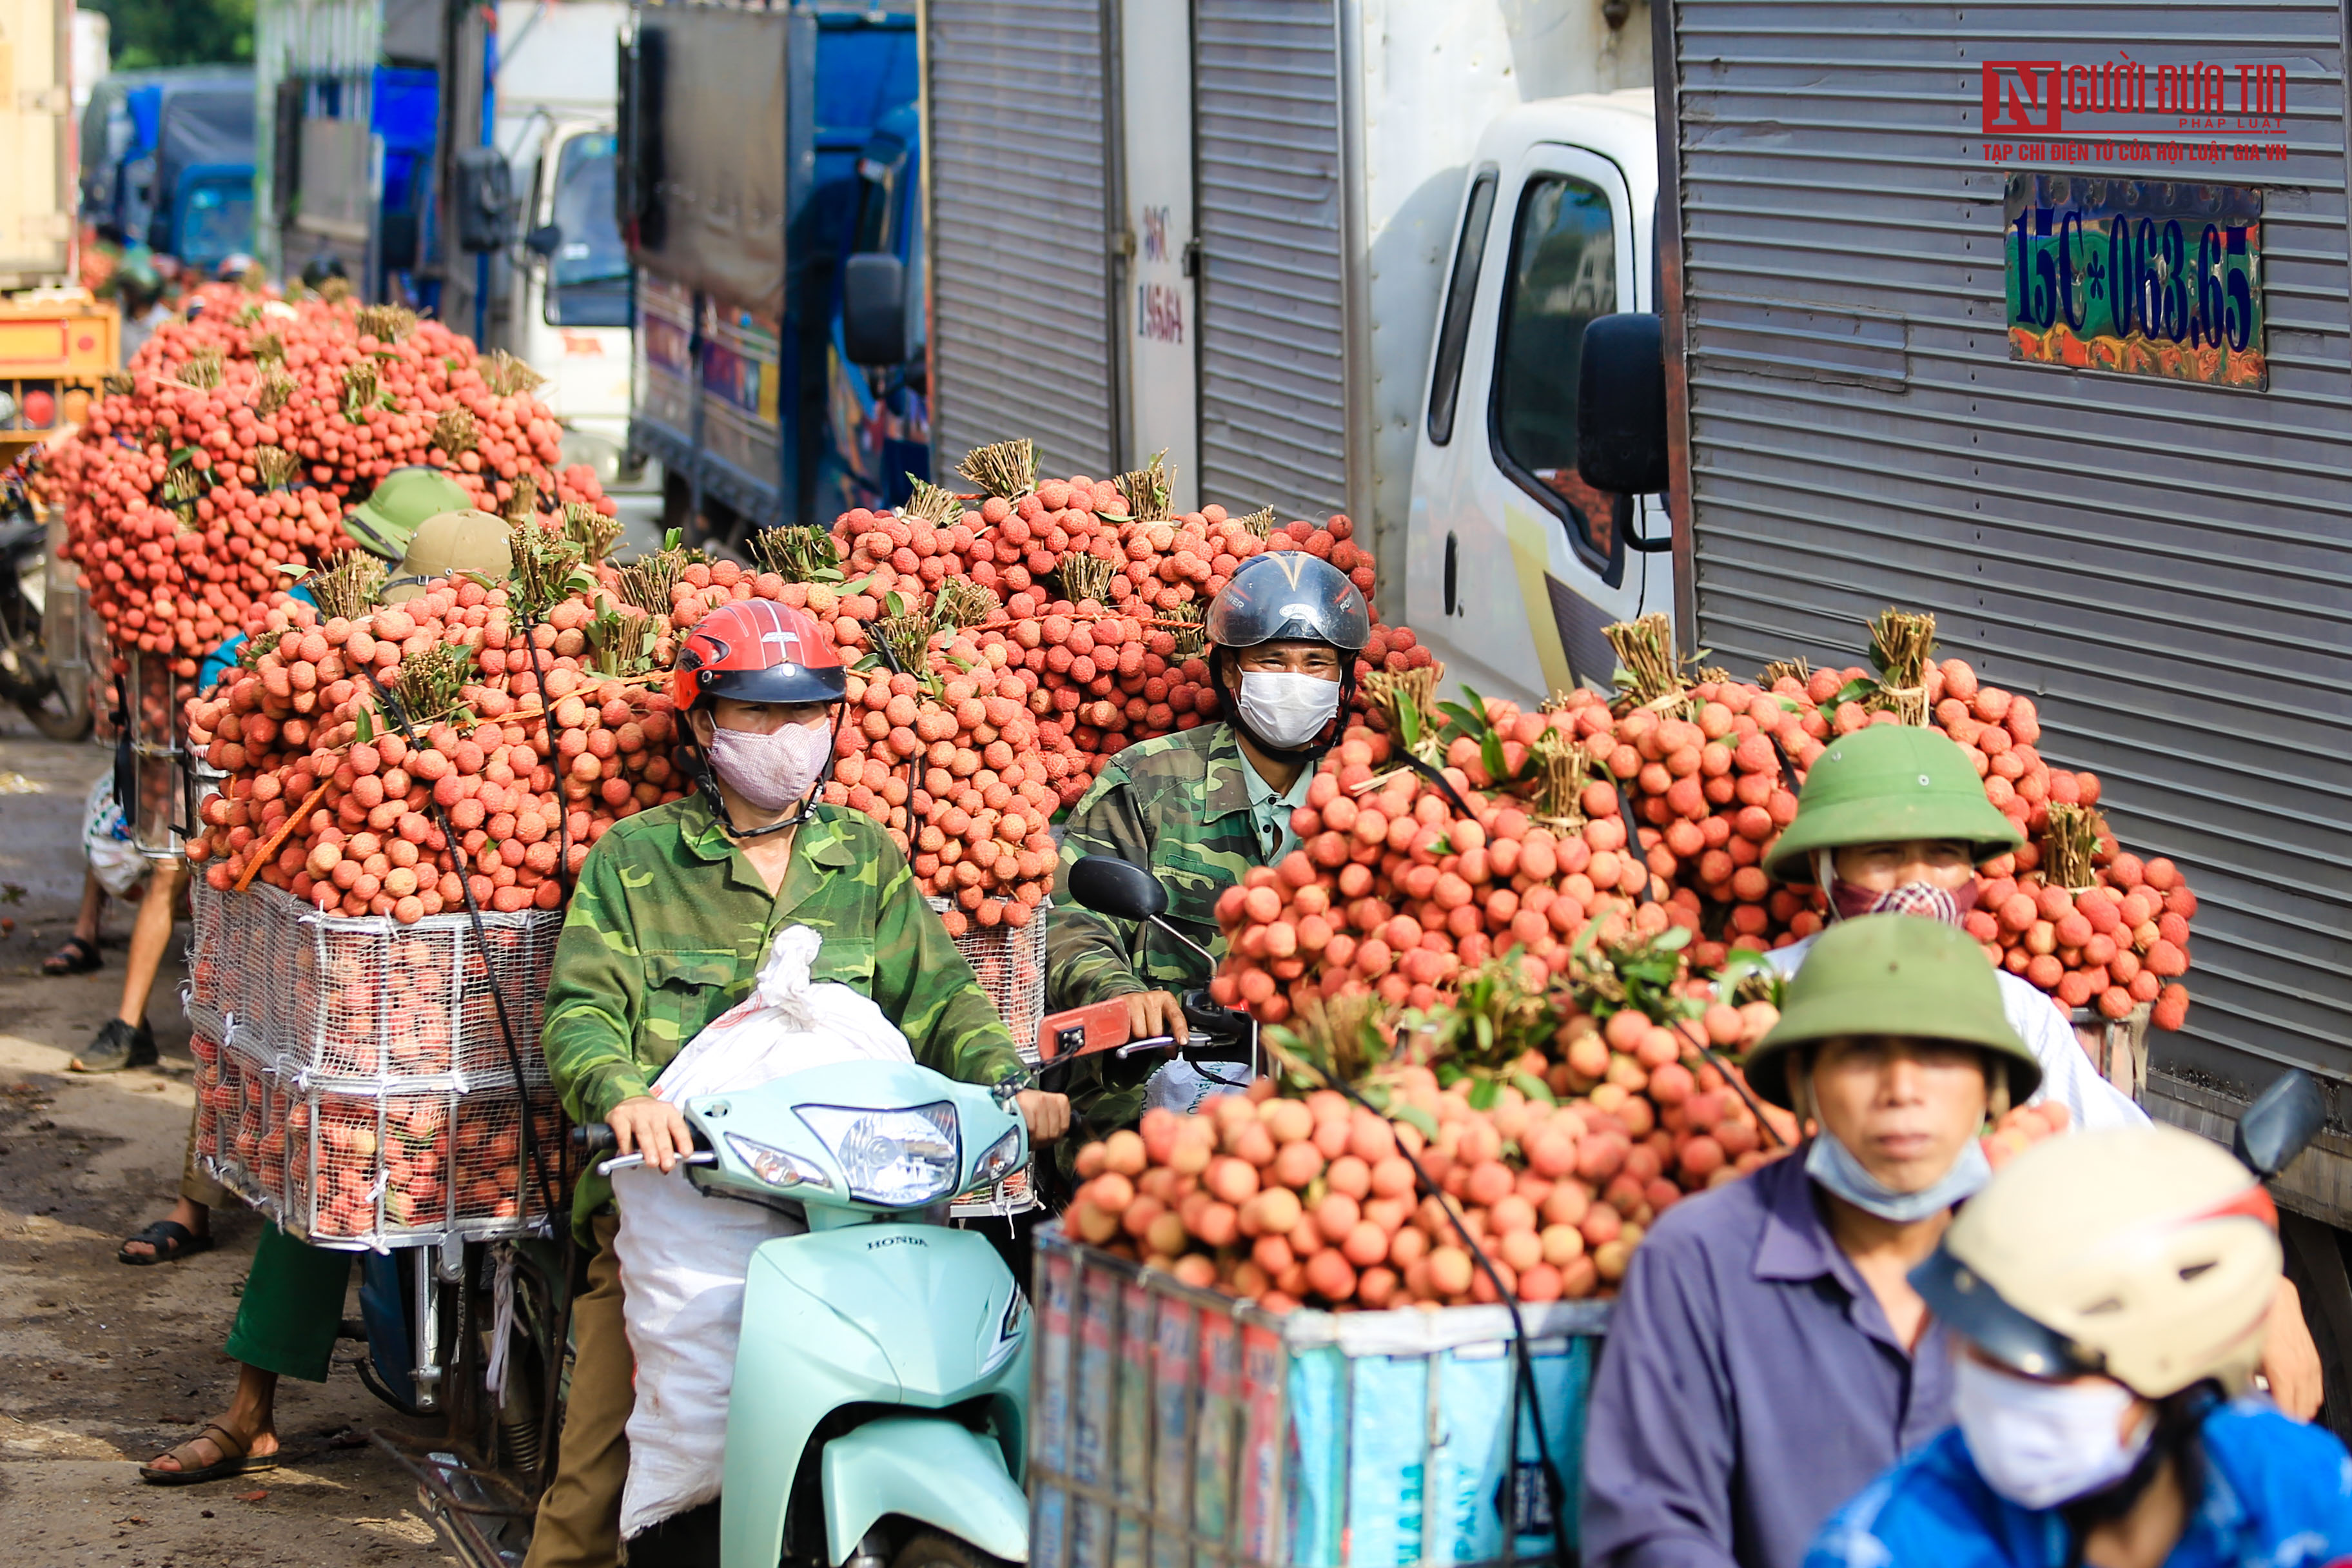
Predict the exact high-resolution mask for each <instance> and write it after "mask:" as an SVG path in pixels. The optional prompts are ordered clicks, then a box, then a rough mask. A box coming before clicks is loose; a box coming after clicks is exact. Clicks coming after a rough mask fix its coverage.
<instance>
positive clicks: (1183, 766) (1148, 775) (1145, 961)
mask: <svg viewBox="0 0 2352 1568" xmlns="http://www.w3.org/2000/svg"><path fill="white" fill-rule="evenodd" d="M1248 765H1249V764H1248V763H1244V761H1243V760H1242V752H1241V746H1240V744H1239V743H1238V742H1235V741H1234V732H1233V729H1232V727H1231V726H1230V725H1226V724H1202V725H1201V726H1200V727H1199V728H1197V729H1192V730H1181V731H1177V732H1176V733H1175V734H1172V735H1162V736H1161V737H1160V738H1159V739H1158V740H1156V741H1146V742H1143V743H1142V744H1141V745H1139V746H1130V747H1129V748H1128V749H1127V750H1126V751H1124V752H1120V753H1119V754H1118V756H1116V757H1114V758H1113V759H1111V763H1110V765H1109V766H1108V767H1106V768H1105V769H1103V772H1102V777H1100V778H1099V779H1097V780H1096V781H1095V786H1094V788H1093V789H1091V790H1088V791H1087V795H1086V798H1085V799H1083V800H1081V801H1079V802H1078V805H1077V809H1076V811H1074V812H1073V813H1071V815H1070V820H1069V824H1068V826H1067V827H1066V828H1065V830H1064V832H1063V835H1062V862H1061V873H1062V875H1063V876H1065V877H1066V876H1067V875H1068V874H1069V869H1070V868H1071V867H1072V866H1073V865H1075V864H1076V862H1077V860H1078V858H1079V857H1081V856H1085V855H1114V856H1117V857H1118V858H1119V859H1122V860H1129V861H1132V862H1134V863H1135V864H1136V865H1138V866H1141V867H1144V868H1148V869H1149V870H1150V872H1151V874H1152V875H1153V876H1155V877H1157V878H1159V879H1160V885H1161V886H1163V887H1165V888H1166V889H1168V916H1167V918H1168V920H1169V921H1170V923H1171V924H1172V925H1174V926H1175V927H1176V928H1177V929H1178V930H1179V931H1183V932H1184V933H1185V934H1186V935H1188V936H1190V937H1192V940H1193V941H1195V942H1199V943H1200V944H1201V945H1202V946H1203V947H1205V948H1207V949H1208V950H1209V951H1210V952H1213V953H1215V954H1217V955H1218V956H1220V957H1222V956H1223V953H1224V950H1225V944H1224V939H1223V937H1222V936H1220V935H1219V934H1218V931H1217V895H1218V894H1220V893H1222V892H1223V891H1224V890H1225V889H1227V888H1230V887H1232V886H1233V885H1234V883H1235V882H1238V881H1240V880H1241V879H1242V877H1243V875H1244V873H1245V872H1247V871H1248V870H1249V868H1251V867H1253V866H1257V865H1262V864H1264V863H1265V852H1264V851H1263V850H1262V849H1261V848H1260V847H1259V846H1258V840H1257V835H1256V831H1255V826H1254V824H1253V817H1252V815H1251V807H1250V795H1249V784H1248V782H1247V777H1246V773H1247V769H1248ZM1210 973H1211V970H1210V966H1209V965H1207V964H1205V963H1202V962H1201V957H1200V955H1199V954H1198V953H1196V952H1192V949H1190V948H1188V947H1186V946H1184V945H1183V944H1182V943H1181V942H1177V941H1176V940H1175V939H1174V938H1173V937H1171V936H1170V935H1169V934H1168V933H1167V932H1166V931H1159V930H1156V929H1154V928H1153V927H1151V926H1149V925H1144V924H1139V923H1138V922H1134V921H1115V920H1112V919H1110V918H1109V917H1108V916H1105V915H1098V914H1096V913H1094V912H1093V911H1091V910H1083V909H1080V908H1079V907H1078V906H1077V905H1076V904H1075V903H1073V902H1071V901H1070V900H1067V899H1066V898H1062V897H1060V896H1056V897H1055V900H1054V905H1053V909H1052V910H1051V912H1050V913H1049V914H1048V915H1047V917H1046V921H1045V1001H1046V1005H1047V1006H1049V1007H1053V1008H1062V1007H1076V1006H1080V1005H1084V1004H1086V1003H1088V1002H1099V1001H1101V1000H1103V999H1104V998H1105V997H1108V996H1123V995H1125V994H1128V993H1129V992H1131V991H1159V990H1166V991H1182V990H1184V989H1185V988H1187V987H1188V986H1197V985H1206V984H1208V983H1209V975H1210Z"/></svg>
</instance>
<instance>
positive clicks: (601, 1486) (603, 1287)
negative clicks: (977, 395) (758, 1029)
mask: <svg viewBox="0 0 2352 1568" xmlns="http://www.w3.org/2000/svg"><path fill="white" fill-rule="evenodd" d="M846 674H847V672H846V671H845V669H844V668H843V667H842V664H841V660H840V657H839V655H838V654H836V653H835V650H834V647H833V644H832V641H831V639H829V638H828V637H825V636H824V632H823V631H822V629H820V628H819V627H818V626H817V625H816V623H815V622H814V621H813V620H811V619H810V618H809V617H808V616H806V615H804V614H803V613H802V612H801V611H799V610H795V609H792V608H789V607H787V606H784V605H776V604H772V603H769V602H768V601H765V600H759V599H752V600H746V601H742V602H740V603H737V604H732V605H721V606H720V607H719V609H717V610H716V611H714V612H713V613H712V614H711V615H710V616H709V617H708V618H707V619H705V620H704V621H702V622H701V623H700V624H699V625H698V626H696V627H695V628H694V630H693V632H692V633H691V634H690V635H689V636H688V637H687V639H686V644H685V647H683V648H682V649H681V650H680V652H679V655H678V663H677V671H676V673H675V674H674V676H673V678H672V687H671V695H672V697H673V698H674V699H675V700H676V701H677V707H678V709H679V710H680V711H681V712H683V713H685V714H686V716H687V722H688V726H689V733H688V737H687V742H688V747H689V750H690V754H691V756H692V757H693V759H694V763H695V766H696V772H697V773H698V776H699V781H700V786H701V787H700V789H699V790H698V792H697V793H696V794H693V795H688V796H686V797H685V798H683V799H681V800H677V801H674V802H672V803H671V804H669V805H661V806H656V807H654V808H653V809H652V810H650V811H646V812H641V813H639V814H637V815H636V816H631V817H626V818H625V819H623V820H622V821H620V822H618V823H616V824H614V826H613V827H612V829H611V830H610V831H609V832H607V833H606V834H605V835H604V837H602V838H601V839H599V840H597V842H596V846H595V847H594V848H593V850H591V851H590V852H589V855H588V858H587V860H586V861H585V862H584V863H583V865H582V866H581V868H580V882H579V886H578V887H577V888H576V889H574V890H573V893H572V903H571V906H570V911H569V913H568V914H567V916H566V918H565V920H564V925H563V935H562V938H561V940H560V941H559V942H558V944H557V947H556V953H555V966H554V971H553V973H552V974H551V977H550V980H549V984H548V994H547V1014H546V1021H545V1022H544V1024H543V1025H542V1026H541V1046H542V1048H543V1049H544V1050H545V1052H546V1055H547V1064H548V1072H549V1075H550V1076H551V1078H552V1079H553V1080H554V1084H555V1088H556V1090H557V1092H558V1093H559V1094H561V1095H562V1099H563V1104H564V1109H565V1110H567V1111H569V1112H570V1113H571V1115H572V1120H574V1121H583V1122H585V1121H604V1122H605V1123H607V1124H609V1125H610V1126H611V1127H612V1129H613V1132H614V1141H615V1142H617V1143H618V1145H619V1147H620V1149H621V1151H622V1152H624V1153H627V1152H632V1151H635V1152H642V1153H643V1154H644V1155H645V1157H646V1162H647V1163H650V1164H652V1165H654V1166H656V1168H658V1169H660V1170H663V1171H667V1170H670V1169H671V1168H672V1167H673V1166H674V1165H675V1163H677V1159H678V1158H679V1157H681V1156H683V1155H684V1154H686V1153H688V1152H689V1151H690V1150H691V1148H692V1140H691V1137H690V1134H689V1133H688V1129H687V1124H686V1118H685V1116H684V1114H683V1113H682V1112H681V1111H680V1110H678V1108H677V1106H675V1105H673V1104H671V1103H669V1102H668V1101H667V1100H659V1099H656V1098H655V1097H654V1093H653V1084H654V1080H655V1079H656V1078H658V1077H659V1076H660V1073H661V1069H662V1068H664V1067H665V1066H667V1064H668V1062H669V1060H670V1058H673V1057H675V1056H676V1055H677V1053H678V1051H679V1049H680V1048H681V1047H684V1046H685V1045H686V1044H687V1042H688V1041H689V1040H691V1039H693V1038H694V1037H695V1036H696V1035H698V1034H699V1033H700V1032H701V1031H702V1029H703V1028H704V1027H705V1026H707V1025H709V1023H710V1022H711V1021H712V1020H713V1019H715V1018H717V1017H718V1016H719V1015H720V1014H722V1013H724V1012H726V1011H727V1010H728V1009H729V1008H730V1007H732V1006H734V1005H736V1004H737V1003H739V1002H740V1001H741V1000H743V998H744V997H745V996H746V995H748V994H750V993H751V987H752V985H753V984H754V982H755V981H756V979H757V977H758V973H759V966H760V962H761V959H763V958H764V957H765V956H766V955H767V952H768V950H769V947H770V945H771V943H772V940H773V938H774V935H775V933H776V931H778V930H779V929H780V928H782V926H785V925H787V924H794V925H803V926H807V927H808V928H810V929H811V930H813V931H815V932H816V933H817V934H818V935H819V936H820V937H822V938H823V939H824V943H823V946H822V947H820V948H819V950H818V952H817V958H816V962H815V963H814V965H813V966H812V970H811V973H812V976H813V978H814V979H817V980H821V981H834V982H837V983H839V984H844V985H847V986H849V987H851V988H852V989H854V990H856V991H857V992H859V993H861V994H864V995H866V996H869V997H871V998H872V999H873V1000H874V1002H875V1003H876V1004H877V1005H879V1006H880V1007H881V1009H882V1011H883V1012H884V1013H885V1014H887V1015H888V1016H889V1017H890V1018H891V1020H892V1021H893V1022H894V1023H896V1024H897V1025H898V1028H899V1031H900V1032H901V1033H902V1034H904V1035H905V1036H906V1037H907V1043H908V1046H909V1047H911V1048H912V1050H913V1052H914V1055H915V1058H916V1059H917V1060H918V1061H919V1062H921V1063H922V1064H923V1065H924V1066H926V1067H929V1068H935V1069H936V1070H938V1071H940V1072H943V1073H946V1074H948V1075H949V1076H950V1077H951V1078H957V1079H963V1080H965V1081H967V1082H973V1083H1003V1082H1007V1081H1011V1082H1014V1083H1018V1084H1021V1085H1023V1086H1024V1087H1023V1088H1022V1089H1021V1092H1020V1094H1019V1097H1018V1103H1019V1105H1020V1108H1021V1111H1022V1114H1023V1118H1024V1121H1026V1122H1027V1124H1028V1128H1029V1134H1030V1136H1031V1138H1033V1139H1034V1140H1036V1141H1038V1142H1046V1141H1049V1140H1051V1139H1053V1138H1055V1137H1057V1136H1058V1135H1059V1134H1060V1133H1061V1132H1062V1131H1064V1129H1065V1128H1066V1127H1067V1125H1068V1121H1069V1104H1068V1101H1067V1100H1065V1099H1064V1098H1063V1097H1062V1096H1060V1095H1058V1094H1045V1093H1041V1092H1039V1091H1038V1090H1036V1089H1033V1088H1029V1087H1026V1086H1027V1084H1028V1081H1029V1078H1028V1069H1027V1068H1026V1067H1025V1066H1024V1063H1023V1062H1022V1060H1021V1058H1020V1055H1019V1053H1017V1052H1016V1051H1015V1050H1014V1049H1013V1038H1012V1036H1011V1035H1010V1034H1009V1033H1008V1032H1007V1030H1006V1029H1005V1026H1004V1022H1003V1019H1002V1018H1001V1017H1000V1016H998V1015H997V1012H996V1008H995V1006H994V1005H993V1004H992V1003H991V1002H990V1001H989V999H988V994H987V993H986V992H984V991H982V989H981V986H980V982H979V980H978V979H977V978H976V977H975V976H974V975H973V973H972V972H971V965H970V964H969V963H965V961H964V958H963V955H962V953H961V952H958V951H957V949H956V945H955V942H954V941H953V939H952V938H950V936H949V935H948V933H947V928H946V927H945V926H943V925H941V924H940V920H939V917H938V916H937V915H936V914H934V913H932V912H931V910H930V907H929V904H927V903H926V902H925V901H924V900H923V896H922V894H921V893H920V892H919V890H918V889H917V888H916V886H915V879H914V873H913V872H912V871H911V870H909V869H908V866H907V861H906V858H905V857H904V856H903V855H901V854H900V853H899V852H898V847H897V846H895V845H894V844H892V843H891V841H890V838H889V836H888V835H887V833H885V832H884V831H883V829H882V828H881V826H879V825H877V823H875V822H874V821H873V819H872V818H870V817H868V816H866V815H864V814H863V813H861V812H855V811H850V810H848V809H846V808H844V807H840V806H833V805H823V804H819V803H816V802H814V791H815V789H816V787H817V786H818V785H819V784H822V783H823V781H824V778H825V777H826V775H827V774H828V773H829V772H830V771H831V770H830V763H831V761H832V753H833V734H832V724H833V720H834V717H835V706H836V705H837V704H838V703H839V702H840V701H841V700H842V699H843V696H844V694H845V684H846ZM617 1225H618V1222H617V1220H616V1218H615V1217H614V1215H613V1213H612V1184H611V1183H610V1182H609V1181H607V1180H605V1179H603V1178H600V1177H597V1176H595V1175H593V1174H588V1175H583V1177H582V1178H581V1181H580V1184H579V1187H578V1189H577V1191H576V1193H575V1194H574V1197H573V1203H572V1228H573V1232H574V1234H575V1236H577V1237H579V1238H580V1239H581V1240H582V1241H583V1242H585V1243H587V1244H588V1245H590V1246H592V1247H594V1249H595V1254H594V1257H593V1259H592V1261H591V1262H590V1264H589V1268H588V1279H589V1286H590V1289H589V1290H588V1292H587V1293H586V1294H585V1295H584V1296H583V1297H581V1298H579V1299H578V1300H575V1301H574V1303H573V1306H572V1332H573V1335H574V1347H575V1353H574V1356H573V1362H572V1390H571V1395H570V1398H569V1400H568V1402H567V1404H566V1406H565V1410H564V1420H563V1437H562V1450H561V1458H560V1459H559V1461H558V1467H557V1470H556V1475H555V1479H554V1480H553V1482H552V1483H551V1485H550V1486H549V1488H548V1489H547V1491H546V1493H545V1494H544V1495H543V1496H542V1497H541V1500H540V1506H539V1514H538V1519H537V1521H536V1523H535V1527H534V1529H533V1531H532V1538H531V1544H530V1555H529V1556H528V1557H527V1558H526V1559H525V1562H526V1563H528V1564H530V1568H550V1565H552V1564H591V1563H593V1564H597V1565H599V1568H609V1565H610V1564H612V1563H615V1562H616V1561H617V1560H618V1556H619V1551H620V1541H619V1518H620V1500H621V1489H622V1485H623V1483H624V1482H625V1480H626V1479H627V1477H628V1442H627V1437H626V1435H625V1433H626V1427H627V1423H628V1418H629V1413H630V1410H631V1407H632V1406H633V1405H634V1404H635V1391H634V1388H633V1386H632V1378H633V1371H634V1362H633V1359H632V1356H631V1353H630V1350H629V1343H628V1337H627V1331H626V1329H625V1323H624V1319H623V1305H622V1304H623V1299H624V1291H623V1286H622V1281H621V1279H620V1270H619V1266H618V1263H617V1262H616V1261H615V1259H614V1253H613V1249H612V1240H613V1235H614V1230H615V1229H616V1228H617Z"/></svg>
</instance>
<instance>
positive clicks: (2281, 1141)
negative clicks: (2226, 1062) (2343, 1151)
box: [2230, 1068, 2327, 1181]
mask: <svg viewBox="0 0 2352 1568" xmlns="http://www.w3.org/2000/svg"><path fill="white" fill-rule="evenodd" d="M2326 1121H2327V1101H2326V1100H2325V1099H2324V1098H2323V1097H2322V1096H2321V1094H2320V1092H2319V1085H2318V1084H2316V1083H2315V1082H2314V1081H2313V1080H2312V1078H2311V1075H2310V1074H2308V1073H2306V1072H2304V1071H2303V1070H2302V1069H2301V1068H2291V1069H2290V1070H2288V1071H2287V1072H2285V1073H2284V1074H2282V1075H2281V1076H2280V1078H2279V1079H2278V1081H2277V1082H2275V1083H2273V1084H2272V1085H2271V1086H2270V1088H2268V1089H2264V1090H2263V1092H2262V1093H2261V1094H2260V1095H2259V1096H2257V1097H2256V1098H2255V1100H2254V1102H2253V1103H2252V1105H2249V1106H2248V1107H2246V1113H2245V1114H2244V1115H2243V1116H2241V1117H2239V1118H2238V1131H2237V1132H2236V1134H2235V1135H2234V1136H2232V1137H2231V1140H2230V1152H2231V1153H2233V1154H2235V1155H2237V1157H2238V1158H2239V1160H2240V1161H2242V1163H2244V1164H2245V1166H2246V1168H2247V1169H2248V1170H2251V1171H2252V1172H2253V1173H2254V1174H2256V1175H2258V1176H2260V1177H2262V1178H2263V1180H2264V1181H2268V1180H2270V1179H2271V1178H2272V1177H2273V1176H2275V1175H2277V1174H2278V1173H2280V1172H2281V1171H2284V1170H2285V1169H2286V1168H2287V1167H2288V1166H2289V1165H2291V1164H2293V1163H2294V1157H2295V1156H2296V1155H2297V1154H2300V1153H2302V1152H2304V1150H2305V1148H2307V1147H2309V1146H2310V1143H2311V1141H2312V1140H2313V1139H2314V1138H2316V1137H2318V1136H2319V1130H2320V1128H2321V1127H2323V1126H2325V1125H2326Z"/></svg>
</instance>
